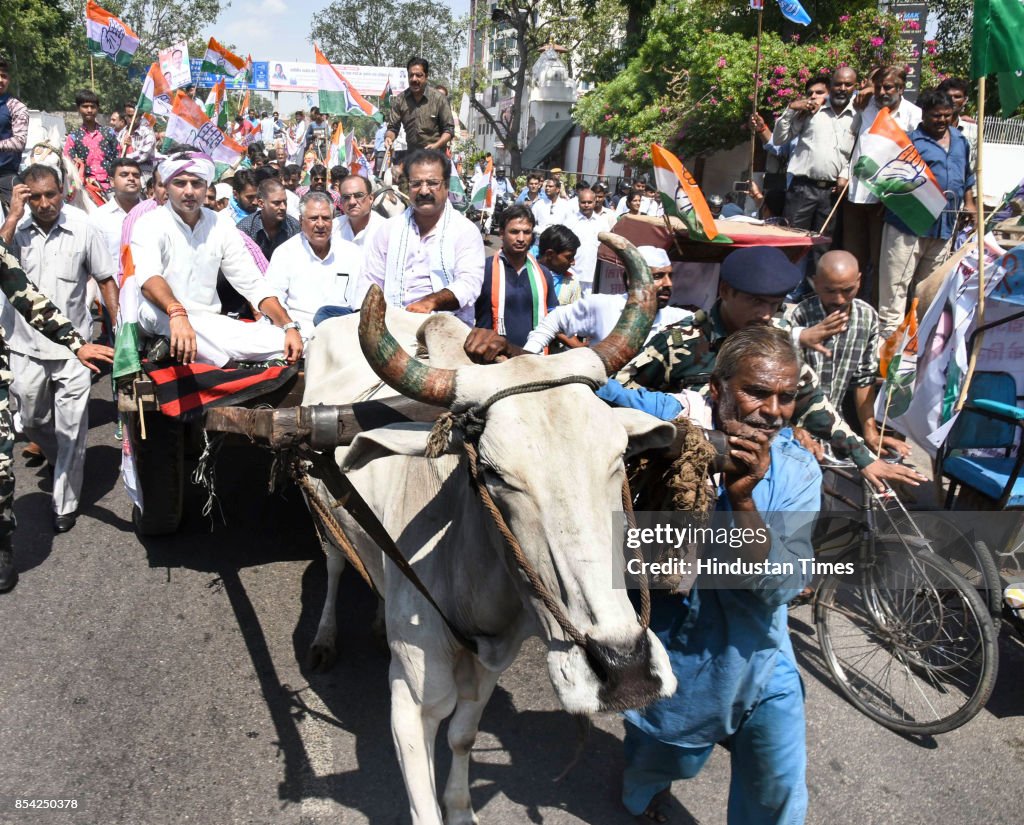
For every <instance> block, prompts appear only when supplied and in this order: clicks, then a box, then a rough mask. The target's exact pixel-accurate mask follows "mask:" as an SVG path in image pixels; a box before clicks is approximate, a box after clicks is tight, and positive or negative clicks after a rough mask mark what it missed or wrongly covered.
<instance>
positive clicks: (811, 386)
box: [615, 246, 923, 489]
mask: <svg viewBox="0 0 1024 825" xmlns="http://www.w3.org/2000/svg"><path fill="white" fill-rule="evenodd" d="M719 278H720V286H719V298H718V301H716V302H715V305H714V306H713V307H712V308H711V310H710V311H709V312H703V311H701V312H698V313H696V314H695V316H694V318H693V320H692V321H690V322H685V323H680V324H676V325H674V326H671V327H667V328H666V329H664V330H662V331H661V332H660V333H658V334H657V335H655V336H654V337H653V338H652V339H651V340H650V342H649V343H648V345H647V347H646V348H645V349H644V350H643V351H642V352H640V353H639V354H638V355H637V356H636V357H635V358H634V359H633V360H632V361H630V362H629V363H628V364H626V366H625V367H623V368H622V370H621V371H620V372H619V373H618V374H617V375H616V376H615V378H616V379H617V380H618V381H620V382H621V383H622V384H623V385H624V386H625V387H626V388H628V389H637V388H646V389H650V390H658V391H662V392H667V393H672V392H679V391H681V390H684V389H691V390H694V391H696V392H699V393H701V394H703V395H706V394H707V393H708V391H709V382H710V380H711V372H712V370H713V369H714V366H715V360H716V359H717V357H718V349H719V347H720V346H721V345H722V342H723V341H724V340H725V339H726V337H727V336H728V335H729V334H730V333H732V332H735V331H737V330H739V329H742V328H744V327H748V326H755V325H758V324H769V323H771V324H774V325H776V326H779V327H782V328H788V325H787V324H786V322H785V321H784V320H782V319H780V318H776V315H777V313H778V311H779V309H780V308H781V307H782V301H783V298H784V296H785V295H786V294H787V293H788V292H789V291H790V290H791V289H793V288H794V287H795V286H796V285H797V284H798V283H799V282H800V273H799V270H797V268H796V267H795V266H793V265H792V264H791V263H790V262H789V260H788V259H787V258H786V256H785V255H784V254H783V253H782V252H781V251H779V250H778V249H775V248H773V247H765V246H755V247H748V248H746V249H738V250H736V251H735V252H733V253H731V254H730V255H729V256H728V257H727V258H726V259H725V261H724V262H723V263H722V268H721V273H720V276H719ZM793 421H794V425H795V426H798V427H801V428H803V430H806V431H807V432H808V433H810V434H811V435H812V436H814V437H815V438H819V439H821V440H823V441H825V442H827V443H828V444H830V445H831V447H832V450H833V451H834V452H835V454H836V455H837V456H839V457H840V458H847V457H848V458H850V459H851V460H852V461H853V462H854V463H855V464H856V465H857V467H858V468H859V469H860V471H861V473H862V474H863V475H864V477H865V478H867V479H868V480H869V481H870V482H871V483H873V484H874V485H875V486H876V487H878V488H879V489H881V488H882V482H883V481H889V482H894V481H901V482H906V483H909V484H912V485H915V486H916V485H917V484H919V483H920V481H921V480H922V479H923V477H922V476H919V475H918V474H917V473H915V472H914V471H913V470H911V469H910V468H909V467H903V466H901V465H898V464H889V463H888V462H885V461H882V460H880V459H878V458H876V457H875V455H874V453H872V452H871V450H870V449H868V447H867V445H866V444H865V443H864V440H863V439H862V438H861V437H860V436H858V435H857V434H856V433H854V432H853V431H852V430H851V429H850V426H849V425H848V424H847V423H846V422H845V421H844V420H843V418H842V416H841V415H840V414H839V413H838V412H837V411H836V409H835V407H834V406H833V405H832V403H831V401H830V400H829V398H828V397H827V395H826V394H825V391H824V389H823V388H822V386H821V382H820V381H819V380H818V376H817V374H816V373H815V372H814V370H813V369H811V368H810V367H809V366H807V364H805V363H802V365H801V369H800V385H799V388H798V390H797V399H796V412H795V413H794V416H793ZM805 446H810V445H806V444H805Z"/></svg>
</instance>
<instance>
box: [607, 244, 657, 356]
mask: <svg viewBox="0 0 1024 825" xmlns="http://www.w3.org/2000/svg"><path fill="white" fill-rule="evenodd" d="M597 237H598V240H600V241H601V242H602V243H604V244H607V245H608V246H610V247H611V248H612V249H613V250H614V252H615V254H616V255H618V257H619V260H620V261H622V265H623V266H624V267H625V268H626V274H627V275H628V276H629V299H628V300H627V301H626V306H625V307H623V309H622V315H620V316H619V320H618V322H617V323H616V324H615V329H613V330H612V331H611V333H609V335H608V337H607V338H605V339H603V340H602V341H599V342H598V343H596V344H594V345H593V346H592V347H591V349H592V350H593V351H594V352H596V353H597V354H598V356H599V357H600V359H601V360H602V361H603V362H604V366H605V371H606V372H607V373H608V375H614V374H615V373H617V372H618V371H619V370H620V369H622V368H623V367H624V366H625V365H626V363H627V362H628V361H629V360H630V359H631V358H633V356H635V355H636V354H637V353H638V352H640V348H641V347H643V345H644V341H646V340H647V336H648V335H649V334H650V332H651V324H653V323H654V316H655V313H657V311H658V298H657V294H656V293H655V291H654V280H653V278H652V277H651V268H650V267H649V266H647V262H646V261H645V260H644V259H643V258H642V257H640V253H639V252H638V251H637V248H636V247H635V246H633V244H631V243H630V242H629V241H627V240H626V239H625V238H623V237H622V236H621V235H613V234H612V233H610V232H601V233H599V234H598V236H597Z"/></svg>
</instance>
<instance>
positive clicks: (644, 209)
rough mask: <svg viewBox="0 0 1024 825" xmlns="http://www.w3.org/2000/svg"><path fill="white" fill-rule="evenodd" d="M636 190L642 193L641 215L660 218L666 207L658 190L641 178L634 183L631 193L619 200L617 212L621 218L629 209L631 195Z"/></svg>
mask: <svg viewBox="0 0 1024 825" xmlns="http://www.w3.org/2000/svg"><path fill="white" fill-rule="evenodd" d="M636 192H639V193H640V214H641V215H647V216H648V217H652V218H660V217H661V216H662V215H664V214H665V207H664V206H662V205H661V197H660V196H659V195H658V190H657V189H655V188H653V187H652V186H649V185H648V184H647V183H646V182H644V181H642V180H640V181H637V182H636V183H635V184H633V189H632V190H631V191H630V195H627V196H626V197H624V198H622V199H621V200H620V201H619V205H618V207H617V208H616V210H615V212H616V214H617V215H618V216H619V217H620V218H621V217H622V216H623V215H625V214H626V213H627V212H628V211H629V197H630V196H631V195H632V194H633V193H636Z"/></svg>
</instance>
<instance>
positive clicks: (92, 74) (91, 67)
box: [89, 54, 96, 92]
mask: <svg viewBox="0 0 1024 825" xmlns="http://www.w3.org/2000/svg"><path fill="white" fill-rule="evenodd" d="M89 80H90V84H89V85H90V86H91V87H92V90H93V91H94V92H95V91H96V67H95V66H94V65H93V62H92V55H91V54H90V55H89Z"/></svg>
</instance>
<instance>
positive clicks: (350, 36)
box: [310, 0, 465, 84]
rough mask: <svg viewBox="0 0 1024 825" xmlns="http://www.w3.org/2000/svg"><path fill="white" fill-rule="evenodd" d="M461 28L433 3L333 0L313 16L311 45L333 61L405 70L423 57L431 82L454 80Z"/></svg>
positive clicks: (448, 12) (442, 7)
mask: <svg viewBox="0 0 1024 825" xmlns="http://www.w3.org/2000/svg"><path fill="white" fill-rule="evenodd" d="M464 37H465V35H464V29H463V28H462V27H460V26H459V25H458V24H457V23H456V21H455V19H454V18H453V17H452V13H451V9H450V8H449V7H448V5H446V4H444V3H440V2H436V0H334V2H332V3H331V4H330V5H329V6H327V8H325V9H324V10H323V11H321V12H319V13H317V14H315V15H313V26H312V30H311V33H310V41H311V42H315V43H317V44H318V45H319V46H320V48H321V49H323V52H324V54H326V55H327V57H328V58H330V59H331V60H332V61H334V62H336V63H350V64H364V65H369V66H404V65H405V64H406V63H407V62H408V61H409V60H410V59H411V58H412V57H415V56H418V57H424V58H426V59H427V60H428V61H429V63H430V66H431V69H430V76H431V80H432V81H434V82H441V81H442V80H443V81H445V82H448V83H449V84H450V83H451V81H452V80H453V78H452V67H453V66H455V65H456V64H457V63H458V55H459V50H460V49H461V48H462V43H463V40H464Z"/></svg>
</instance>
